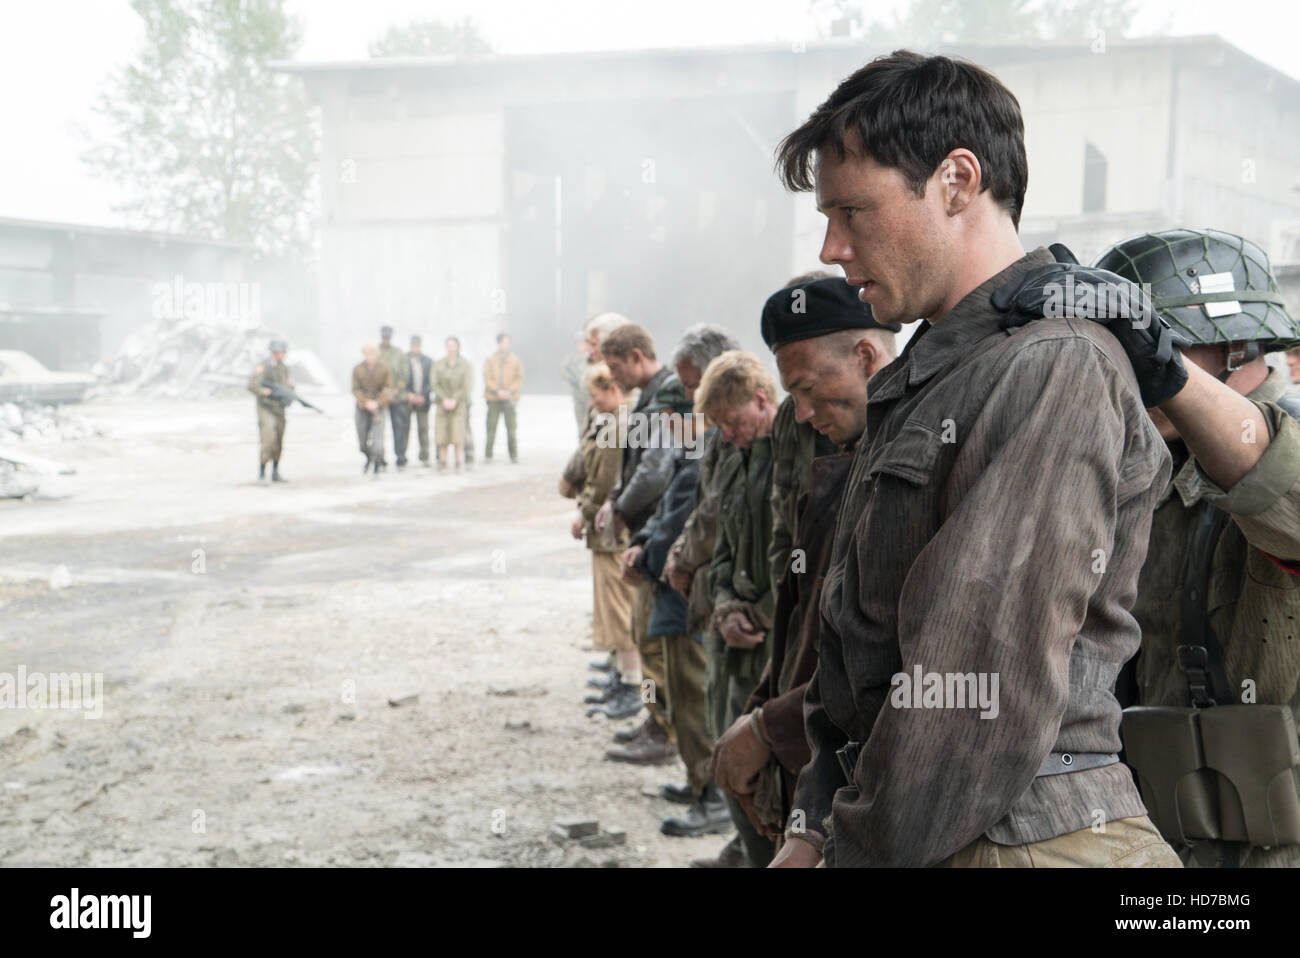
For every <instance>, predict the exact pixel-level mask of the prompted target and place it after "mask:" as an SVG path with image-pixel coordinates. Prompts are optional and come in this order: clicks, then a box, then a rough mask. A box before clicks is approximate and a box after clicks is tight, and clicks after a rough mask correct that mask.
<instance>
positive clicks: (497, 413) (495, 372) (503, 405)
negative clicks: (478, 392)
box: [483, 333, 524, 462]
mask: <svg viewBox="0 0 1300 958" xmlns="http://www.w3.org/2000/svg"><path fill="white" fill-rule="evenodd" d="M523 385H524V364H523V363H521V362H520V361H519V357H518V356H516V355H515V354H514V353H512V352H511V351H510V334H509V333H501V334H500V335H499V336H497V351H496V352H495V353H493V354H492V355H491V356H489V357H488V358H487V360H486V361H485V362H484V363H483V392H484V395H485V396H486V398H487V404H488V408H487V449H486V450H485V451H484V453H483V461H484V462H491V461H492V446H493V444H494V443H495V442H496V437H497V422H498V421H499V420H500V419H501V418H502V417H504V418H505V421H506V446H507V447H508V449H509V450H510V461H511V462H518V461H519V449H518V446H517V444H516V442H515V403H517V402H518V401H519V390H520V389H522V388H523Z"/></svg>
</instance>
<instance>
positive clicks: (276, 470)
mask: <svg viewBox="0 0 1300 958" xmlns="http://www.w3.org/2000/svg"><path fill="white" fill-rule="evenodd" d="M271 481H272V482H288V481H289V480H288V479H286V478H284V476H282V475H280V464H279V463H278V462H277V463H274V464H272V466H271Z"/></svg>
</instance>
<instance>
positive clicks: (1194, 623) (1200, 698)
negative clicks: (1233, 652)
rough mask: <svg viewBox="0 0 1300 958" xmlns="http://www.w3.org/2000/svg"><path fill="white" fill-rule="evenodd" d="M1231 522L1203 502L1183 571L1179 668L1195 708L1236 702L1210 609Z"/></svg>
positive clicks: (1223, 514) (1223, 513)
mask: <svg viewBox="0 0 1300 958" xmlns="http://www.w3.org/2000/svg"><path fill="white" fill-rule="evenodd" d="M1227 524H1228V514H1227V513H1226V512H1224V511H1223V510H1221V509H1216V508H1215V507H1214V506H1212V505H1211V504H1210V503H1208V502H1206V503H1203V504H1202V506H1201V510H1200V513H1199V514H1198V515H1197V518H1196V529H1195V530H1194V531H1193V533H1192V541H1191V548H1190V549H1188V552H1187V565H1186V568H1185V570H1184V573H1183V588H1182V593H1181V595H1180V597H1179V612H1180V615H1179V620H1180V621H1179V629H1178V640H1179V644H1178V667H1179V669H1181V670H1182V672H1183V677H1184V678H1185V679H1186V680H1187V690H1188V695H1189V697H1190V698H1191V704H1192V706H1193V707H1195V708H1208V707H1209V706H1211V705H1229V704H1231V703H1232V701H1233V696H1232V692H1231V690H1230V689H1229V688H1228V679H1227V676H1226V675H1225V674H1224V671H1223V657H1222V655H1221V654H1220V652H1219V649H1218V643H1217V641H1216V640H1215V636H1214V631H1213V630H1212V629H1211V628H1210V615H1209V609H1208V602H1209V595H1208V593H1209V584H1210V563H1211V561H1212V560H1213V558H1214V549H1215V547H1216V546H1217V545H1218V544H1219V537H1220V536H1221V535H1222V534H1223V529H1224V527H1225V526H1226V525H1227Z"/></svg>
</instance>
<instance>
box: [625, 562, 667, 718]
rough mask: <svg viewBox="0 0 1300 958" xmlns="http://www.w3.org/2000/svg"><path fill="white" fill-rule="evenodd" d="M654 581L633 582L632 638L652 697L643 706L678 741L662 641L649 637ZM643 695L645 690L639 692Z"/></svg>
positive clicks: (642, 675) (643, 676) (643, 678)
mask: <svg viewBox="0 0 1300 958" xmlns="http://www.w3.org/2000/svg"><path fill="white" fill-rule="evenodd" d="M654 588H655V587H654V583H653V582H642V583H641V584H640V585H638V586H636V598H635V600H634V601H633V603H632V641H633V642H635V643H636V650H637V651H638V652H640V653H641V678H642V680H643V681H646V680H648V681H649V682H650V691H651V693H652V694H651V701H649V702H646V704H645V707H646V708H648V709H649V710H650V714H651V715H653V716H654V720H655V721H656V722H658V723H659V726H660V728H662V729H663V730H664V731H665V732H667V733H668V738H669V740H671V741H673V742H675V741H677V732H676V731H675V730H674V729H673V723H672V719H670V718H669V717H668V696H669V692H670V690H669V688H668V681H667V670H666V669H665V668H664V643H663V639H662V638H660V637H659V636H655V637H654V638H650V637H649V636H648V635H647V634H646V633H647V632H649V631H650V608H651V606H652V605H653V604H654ZM642 694H643V697H644V692H643V693H642Z"/></svg>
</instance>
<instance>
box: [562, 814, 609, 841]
mask: <svg viewBox="0 0 1300 958" xmlns="http://www.w3.org/2000/svg"><path fill="white" fill-rule="evenodd" d="M599 831H600V822H598V821H596V819H594V818H566V819H561V820H560V821H558V822H556V823H555V824H554V825H552V826H551V837H552V838H553V839H555V840H556V841H573V840H575V839H578V838H586V837H587V836H589V835H595V834H597V833H599Z"/></svg>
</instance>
